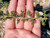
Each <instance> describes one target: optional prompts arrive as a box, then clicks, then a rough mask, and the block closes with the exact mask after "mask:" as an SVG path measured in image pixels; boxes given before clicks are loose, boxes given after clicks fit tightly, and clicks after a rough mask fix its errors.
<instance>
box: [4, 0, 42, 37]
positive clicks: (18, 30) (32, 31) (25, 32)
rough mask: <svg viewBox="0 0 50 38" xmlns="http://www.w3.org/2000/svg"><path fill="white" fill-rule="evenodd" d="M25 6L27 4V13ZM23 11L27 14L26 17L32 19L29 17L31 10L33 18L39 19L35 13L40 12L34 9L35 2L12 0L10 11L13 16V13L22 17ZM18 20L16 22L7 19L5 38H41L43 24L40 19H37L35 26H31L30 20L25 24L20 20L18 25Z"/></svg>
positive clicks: (31, 0)
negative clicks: (28, 12)
mask: <svg viewBox="0 0 50 38" xmlns="http://www.w3.org/2000/svg"><path fill="white" fill-rule="evenodd" d="M25 4H26V11H25ZM21 10H23V11H24V13H26V15H25V17H27V18H30V16H28V14H27V11H28V10H29V11H30V13H32V16H31V17H35V18H36V17H37V16H36V15H35V14H34V13H35V12H38V11H35V12H34V9H33V0H27V1H26V0H18V3H17V0H11V1H10V4H9V7H8V11H9V13H10V15H11V11H14V12H16V14H18V15H20V16H21ZM17 19H18V18H16V20H15V22H14V21H13V18H12V19H7V20H6V21H5V36H4V38H40V37H41V24H40V19H35V20H34V24H33V25H31V22H30V20H31V19H29V20H28V21H25V22H23V21H22V19H20V22H19V24H17Z"/></svg>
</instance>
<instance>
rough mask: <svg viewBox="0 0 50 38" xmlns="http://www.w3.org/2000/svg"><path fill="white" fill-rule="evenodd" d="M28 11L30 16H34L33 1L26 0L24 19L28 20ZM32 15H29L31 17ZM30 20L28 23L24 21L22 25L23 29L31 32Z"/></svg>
mask: <svg viewBox="0 0 50 38" xmlns="http://www.w3.org/2000/svg"><path fill="white" fill-rule="evenodd" d="M28 11H30V13H31V14H32V15H34V10H33V0H27V4H26V17H27V18H30V16H29V15H28ZM32 15H31V17H33V16H32ZM30 20H31V19H29V20H28V21H25V23H24V29H26V30H29V31H32V28H33V24H31V22H30Z"/></svg>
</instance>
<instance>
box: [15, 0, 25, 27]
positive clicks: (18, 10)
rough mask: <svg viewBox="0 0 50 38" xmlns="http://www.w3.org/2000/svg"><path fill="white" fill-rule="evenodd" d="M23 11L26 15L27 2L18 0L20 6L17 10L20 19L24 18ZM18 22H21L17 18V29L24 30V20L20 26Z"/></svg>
mask: <svg viewBox="0 0 50 38" xmlns="http://www.w3.org/2000/svg"><path fill="white" fill-rule="evenodd" d="M21 11H24V13H25V0H18V6H17V9H16V13H17V15H19V16H20V17H21V16H22V14H21ZM17 20H19V19H18V18H16V20H15V24H16V28H24V22H23V21H22V19H20V22H19V23H18V24H17Z"/></svg>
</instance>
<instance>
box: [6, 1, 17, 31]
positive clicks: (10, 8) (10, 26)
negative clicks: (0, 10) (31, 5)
mask: <svg viewBox="0 0 50 38" xmlns="http://www.w3.org/2000/svg"><path fill="white" fill-rule="evenodd" d="M16 7H17V0H11V1H10V4H9V6H8V11H9V14H10V15H11V11H14V12H15V10H16ZM14 27H15V25H14V21H13V18H12V19H7V20H6V21H5V31H6V30H8V29H14Z"/></svg>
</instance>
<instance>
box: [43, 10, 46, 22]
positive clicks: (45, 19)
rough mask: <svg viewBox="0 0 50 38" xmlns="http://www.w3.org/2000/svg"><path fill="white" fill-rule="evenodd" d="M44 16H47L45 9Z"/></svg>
mask: <svg viewBox="0 0 50 38" xmlns="http://www.w3.org/2000/svg"><path fill="white" fill-rule="evenodd" d="M43 15H44V18H47V14H46V11H44V14H43ZM45 22H46V19H45Z"/></svg>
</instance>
